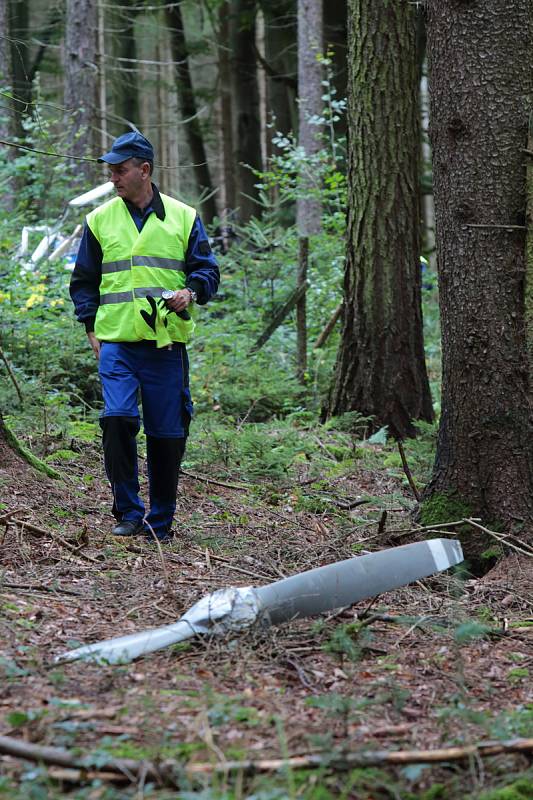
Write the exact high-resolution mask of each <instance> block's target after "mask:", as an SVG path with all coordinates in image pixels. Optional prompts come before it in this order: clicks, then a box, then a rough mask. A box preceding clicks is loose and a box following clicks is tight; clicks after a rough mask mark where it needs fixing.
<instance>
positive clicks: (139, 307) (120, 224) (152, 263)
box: [87, 194, 196, 346]
mask: <svg viewBox="0 0 533 800" xmlns="http://www.w3.org/2000/svg"><path fill="white" fill-rule="evenodd" d="M161 200H162V202H163V206H164V208H165V219H164V220H160V219H158V217H157V216H156V214H155V213H154V212H152V213H151V214H150V216H149V217H148V219H147V220H146V222H145V224H144V226H143V228H142V230H141V231H140V232H139V230H138V229H137V226H136V225H135V222H134V221H133V219H132V217H131V214H130V212H129V211H128V208H127V206H126V204H125V202H124V201H123V200H122V198H120V197H115V198H113V199H112V200H109V201H108V202H107V203H104V204H103V205H101V206H99V208H96V209H95V210H94V211H91V213H90V214H88V216H87V224H88V226H89V228H90V229H91V231H92V233H93V234H94V236H95V237H96V239H97V240H98V242H99V243H100V247H101V248H102V254H103V257H102V279H101V282H100V306H99V308H98V312H97V314H96V322H95V328H94V332H95V335H96V337H97V338H98V339H101V340H102V341H107V342H139V341H142V340H143V339H149V340H157V343H158V346H162V345H165V344H168V343H169V342H188V341H189V339H190V336H191V334H192V332H193V330H194V320H193V319H192V317H190V315H189V314H188V313H187V314H186V316H189V319H183V318H181V317H178V315H177V314H175V313H167V312H168V309H166V307H165V305H164V303H163V301H162V300H161V293H162V292H163V291H164V290H165V289H167V290H168V289H171V290H172V291H178V290H179V289H183V288H184V287H185V281H186V275H185V255H186V252H187V245H188V242H189V235H190V233H191V230H192V227H193V224H194V220H195V218H196V211H195V210H194V208H191V207H190V206H187V205H185V204H184V203H180V202H179V200H175V199H174V198H172V197H168V196H167V195H164V194H162V195H161ZM150 298H153V299H152V300H150ZM141 312H145V313H144V314H143V313H141Z"/></svg>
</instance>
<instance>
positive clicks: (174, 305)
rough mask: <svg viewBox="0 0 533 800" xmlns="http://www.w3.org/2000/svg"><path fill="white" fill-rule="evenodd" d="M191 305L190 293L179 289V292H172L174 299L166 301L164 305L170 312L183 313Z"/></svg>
mask: <svg viewBox="0 0 533 800" xmlns="http://www.w3.org/2000/svg"><path fill="white" fill-rule="evenodd" d="M190 303H191V293H190V292H189V290H188V289H180V291H179V292H174V297H172V298H171V299H170V300H167V301H166V305H167V307H168V308H170V309H171V310H172V311H185V309H186V308H187V306H188V305H190Z"/></svg>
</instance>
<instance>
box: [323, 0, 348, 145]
mask: <svg viewBox="0 0 533 800" xmlns="http://www.w3.org/2000/svg"><path fill="white" fill-rule="evenodd" d="M323 5H324V42H325V45H324V51H325V52H327V51H328V50H329V51H331V52H332V53H333V56H332V60H333V64H332V68H333V85H334V87H335V90H336V92H337V95H336V99H337V100H342V99H344V98H345V97H346V94H347V89H348V87H347V77H348V75H347V57H346V56H347V53H346V41H347V38H348V37H347V30H346V10H347V9H346V5H347V0H323ZM335 128H336V131H337V135H338V136H345V135H346V116H345V115H344V114H343V115H342V116H341V118H340V120H339V121H338V122H337V123H336V125H335Z"/></svg>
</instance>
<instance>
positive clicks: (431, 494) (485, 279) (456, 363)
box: [423, 0, 533, 555]
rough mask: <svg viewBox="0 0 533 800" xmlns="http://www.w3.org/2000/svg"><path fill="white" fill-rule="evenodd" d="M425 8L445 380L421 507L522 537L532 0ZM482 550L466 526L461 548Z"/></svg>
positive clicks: (531, 511)
mask: <svg viewBox="0 0 533 800" xmlns="http://www.w3.org/2000/svg"><path fill="white" fill-rule="evenodd" d="M427 7H428V24H427V33H428V60H429V79H430V135H431V142H432V146H433V177H434V196H435V212H436V215H435V216H436V239H437V263H438V270H439V285H440V299H441V322H442V359H443V376H442V377H443V384H442V416H441V421H440V430H439V438H438V446H437V454H436V460H435V466H434V472H433V477H432V480H431V483H430V485H429V487H428V489H427V491H426V503H425V509H424V507H423V514H425V515H426V518H429V517H431V518H435V517H436V516H441V517H442V516H445V515H446V513H448V514H450V513H457V508H462V507H463V506H464V507H465V509H466V510H467V511H468V512H469V513H471V514H475V515H478V516H481V517H482V518H483V519H485V520H486V521H487V522H489V523H490V522H491V521H492V522H495V521H499V522H501V523H503V524H504V525H507V526H508V527H511V526H513V525H519V526H524V531H523V535H525V536H528V537H529V538H531V536H532V529H533V526H532V522H533V436H532V433H533V431H532V414H531V394H530V380H529V375H528V363H527V349H526V336H525V320H524V273H525V227H524V226H525V210H526V190H525V154H524V148H525V147H526V142H527V133H528V118H529V116H530V114H531V109H532V100H533V93H532V75H533V51H532V48H531V44H532V41H531V24H532V15H531V2H530V0H516V1H515V2H514V3H513V4H512V9H511V8H510V7H509V3H508V2H507V1H506V0H493V1H492V2H491V3H464V2H463V3H459V2H457V0H430V1H429V2H428V4H427ZM489 45H490V48H489ZM488 48H489V49H488ZM446 501H448V502H446ZM454 505H455V509H454ZM447 506H448V507H447ZM439 510H440V514H439V513H438V512H439ZM463 514H464V512H463ZM480 547H483V543H482V542H479V540H476V538H475V537H472V539H471V541H469V543H468V545H467V555H476V553H477V551H478V549H479V548H480Z"/></svg>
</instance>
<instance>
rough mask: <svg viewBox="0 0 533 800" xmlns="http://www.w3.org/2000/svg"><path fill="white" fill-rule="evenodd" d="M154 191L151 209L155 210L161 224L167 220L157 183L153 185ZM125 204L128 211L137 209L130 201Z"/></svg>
mask: <svg viewBox="0 0 533 800" xmlns="http://www.w3.org/2000/svg"><path fill="white" fill-rule="evenodd" d="M152 191H153V193H154V196H153V197H152V202H151V203H150V207H151V208H152V209H153V211H154V214H155V215H156V217H157V218H158V219H159V220H161V222H163V220H164V219H165V206H164V205H163V201H162V199H161V195H160V193H159V189H158V188H157V186H156V185H155V183H152ZM124 202H125V203H126V205H127V206H128V209H130V210H131V209H132V208H135V206H133V204H132V203H130V202H129V201H128V200H124ZM136 210H137V209H136ZM137 211H138V210H137Z"/></svg>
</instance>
